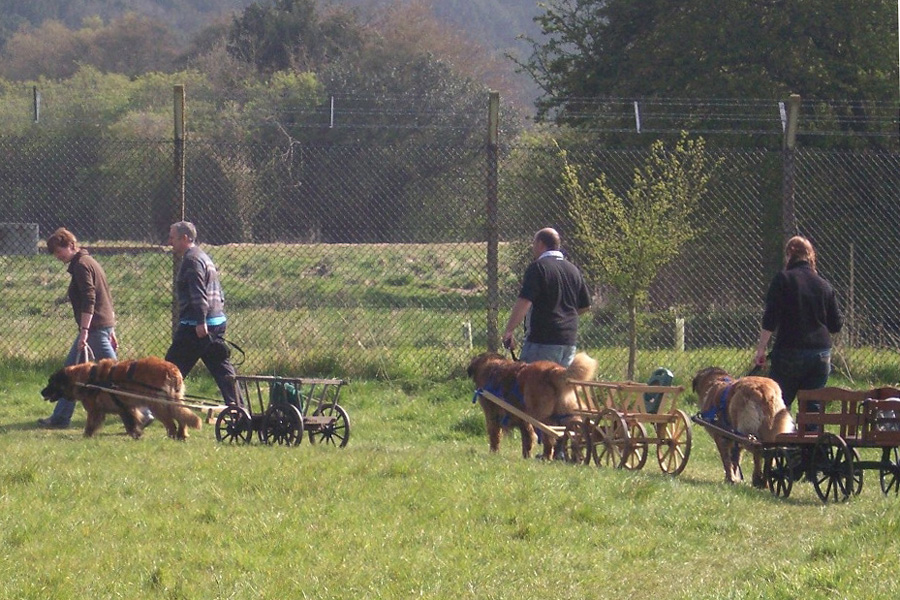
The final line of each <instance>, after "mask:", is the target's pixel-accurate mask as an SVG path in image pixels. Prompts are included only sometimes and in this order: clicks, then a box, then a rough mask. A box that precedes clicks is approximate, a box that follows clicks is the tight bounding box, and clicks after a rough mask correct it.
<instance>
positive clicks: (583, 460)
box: [562, 420, 591, 464]
mask: <svg viewBox="0 0 900 600" xmlns="http://www.w3.org/2000/svg"><path fill="white" fill-rule="evenodd" d="M589 431H590V429H589V425H588V423H587V421H582V420H573V421H569V423H567V424H566V430H565V432H564V433H563V438H562V439H563V453H564V454H563V458H564V459H565V461H566V462H570V463H576V464H587V463H589V462H590V461H591V455H590V443H589V440H590V433H589Z"/></svg>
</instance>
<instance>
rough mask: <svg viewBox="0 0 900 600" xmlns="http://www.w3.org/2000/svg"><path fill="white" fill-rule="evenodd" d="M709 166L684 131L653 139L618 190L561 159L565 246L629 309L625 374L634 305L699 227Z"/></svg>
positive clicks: (633, 339) (632, 346) (632, 351)
mask: <svg viewBox="0 0 900 600" xmlns="http://www.w3.org/2000/svg"><path fill="white" fill-rule="evenodd" d="M561 152H563V158H564V159H565V154H564V152H565V151H561ZM715 166H716V165H715V164H714V163H713V162H712V161H711V160H710V159H709V157H708V156H707V154H706V150H705V143H704V141H703V140H702V139H698V140H690V139H688V137H687V134H682V136H681V139H680V140H679V141H678V142H677V143H676V144H675V146H674V148H672V149H666V147H665V145H664V144H663V142H661V141H657V142H654V143H653V144H652V146H651V147H650V153H649V155H648V156H647V159H646V161H645V163H644V165H643V166H642V167H639V168H636V169H635V171H634V179H633V182H632V184H631V187H630V188H629V189H628V190H626V191H625V193H624V194H620V193H617V192H616V191H615V190H613V189H612V187H610V185H609V184H608V183H607V178H606V176H605V174H601V175H600V176H599V177H597V178H596V179H594V180H593V181H589V182H588V183H587V184H586V185H583V184H582V183H581V181H580V180H579V176H578V168H577V167H576V166H575V165H572V164H569V163H568V161H567V160H566V161H565V164H564V166H563V188H564V192H565V193H566V195H567V196H568V199H569V213H570V217H571V218H572V221H573V227H574V229H573V234H572V235H571V236H570V245H571V247H572V251H573V253H574V254H576V255H577V256H578V259H579V263H580V264H581V265H582V269H583V270H584V272H585V274H586V275H587V276H588V279H589V280H591V281H593V282H594V283H595V284H603V285H607V286H610V287H612V288H613V289H614V290H616V291H617V292H618V293H619V294H620V295H621V297H622V300H623V302H624V305H625V310H626V312H627V315H628V317H627V318H628V333H629V335H628V339H629V344H628V346H629V347H628V373H627V377H628V379H634V365H635V359H636V356H637V338H638V330H639V327H640V323H639V314H640V312H639V309H640V308H641V306H642V305H643V304H644V303H645V302H646V300H647V293H648V290H649V289H650V286H651V285H652V283H653V281H654V279H656V276H657V273H659V270H660V269H661V268H662V267H664V266H665V265H666V264H668V263H669V262H670V261H671V260H672V259H673V258H675V257H676V256H677V255H678V254H679V252H680V251H681V249H682V247H683V246H684V245H685V244H687V243H688V242H690V241H691V240H693V239H694V238H695V237H697V235H698V234H699V233H700V231H699V229H698V226H697V225H696V224H695V223H694V214H695V212H696V210H697V208H698V207H699V204H700V199H701V198H702V196H703V195H704V194H705V193H706V189H707V186H708V184H709V181H710V178H711V176H712V171H713V169H714V168H715Z"/></svg>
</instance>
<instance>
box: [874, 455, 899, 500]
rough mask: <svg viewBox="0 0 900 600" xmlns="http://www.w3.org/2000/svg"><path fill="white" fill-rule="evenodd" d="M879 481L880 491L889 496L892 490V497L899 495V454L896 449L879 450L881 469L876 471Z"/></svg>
mask: <svg viewBox="0 0 900 600" xmlns="http://www.w3.org/2000/svg"><path fill="white" fill-rule="evenodd" d="M878 475H879V479H880V480H881V491H882V492H884V493H885V494H889V493H890V492H891V491H892V490H893V492H894V495H897V494H898V493H900V452H898V451H897V447H896V446H895V447H893V448H882V450H881V467H880V468H879V469H878Z"/></svg>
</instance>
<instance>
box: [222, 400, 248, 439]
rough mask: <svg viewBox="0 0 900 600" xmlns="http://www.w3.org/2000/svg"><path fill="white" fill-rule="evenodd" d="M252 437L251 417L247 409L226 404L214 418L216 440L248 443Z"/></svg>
mask: <svg viewBox="0 0 900 600" xmlns="http://www.w3.org/2000/svg"><path fill="white" fill-rule="evenodd" d="M251 439H253V419H252V418H251V417H250V413H248V412H247V409H245V408H242V407H240V406H227V407H225V409H224V410H223V411H222V412H220V413H219V416H218V418H216V440H217V441H219V442H228V443H230V444H249V443H250V440H251Z"/></svg>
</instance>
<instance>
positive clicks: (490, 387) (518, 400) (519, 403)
mask: <svg viewBox="0 0 900 600" xmlns="http://www.w3.org/2000/svg"><path fill="white" fill-rule="evenodd" d="M483 391H484V392H490V393H491V394H493V395H495V396H498V397H500V398H503V399H504V400H506V401H507V402H509V403H510V404H512V405H514V406H516V407H517V408H521V409H523V410H524V409H525V398H524V397H523V396H522V390H521V389H520V388H519V382H518V381H516V382H515V383H514V384H513V386H512V389H510V391H509V393H510V394H511V395H512V396H513V397H514V399H515V402H510V400H509V398H507V395H506V394H504V393H503V386H502V385H501V384H499V383H497V382H495V381H494V380H492V379H491V380H489V381H488V382H487V385H485V386H484V387H482V388H478V389H477V390H475V394H474V395H473V396H472V404H475V403H476V402H477V401H478V397H479V396H480V395H481V392H483ZM570 417H572V414H563V415H550V418H551V419H552V420H553V421H554V422H555V423H556V424H561V423H563V422H565V420H566V419H569V418H570ZM509 419H510V415H509V413H507V412H504V413H503V416H502V417H500V418H499V419H498V422H499V424H500V426H501V427H508V426H509ZM536 433H537V437H538V441H539V442H540V441H541V431H540V429H538V430H537V432H536Z"/></svg>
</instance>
